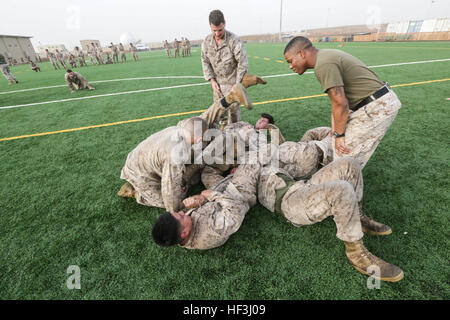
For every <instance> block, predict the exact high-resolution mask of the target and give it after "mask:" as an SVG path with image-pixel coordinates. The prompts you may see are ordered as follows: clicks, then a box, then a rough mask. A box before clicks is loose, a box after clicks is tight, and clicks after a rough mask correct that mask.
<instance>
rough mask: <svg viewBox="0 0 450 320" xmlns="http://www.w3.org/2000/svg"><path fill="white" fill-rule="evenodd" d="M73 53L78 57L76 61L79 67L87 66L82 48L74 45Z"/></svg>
mask: <svg viewBox="0 0 450 320" xmlns="http://www.w3.org/2000/svg"><path fill="white" fill-rule="evenodd" d="M75 55H76V57H78V62H79V63H80V67H83V66H87V64H86V61H85V60H84V53H83V50H80V48H78V47H75Z"/></svg>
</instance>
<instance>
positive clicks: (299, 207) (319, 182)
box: [281, 157, 363, 242]
mask: <svg viewBox="0 0 450 320" xmlns="http://www.w3.org/2000/svg"><path fill="white" fill-rule="evenodd" d="M362 195H363V179H362V173H361V167H360V166H359V164H358V162H357V161H356V160H354V159H352V158H349V157H346V158H343V159H339V160H336V161H334V162H333V163H330V164H329V165H327V166H326V167H324V168H322V169H320V170H319V171H318V172H316V173H315V174H314V175H313V176H312V177H311V179H310V180H308V181H304V180H303V181H299V182H297V183H295V184H294V185H293V186H291V187H290V188H289V190H288V191H287V192H286V194H285V195H284V197H283V200H282V202H281V211H282V214H283V215H284V216H285V217H286V219H288V220H289V221H290V222H292V223H293V224H294V225H296V226H303V225H311V224H314V223H317V222H320V221H322V220H324V219H325V218H327V217H329V216H333V219H334V222H335V223H336V228H337V233H336V237H337V238H339V239H340V240H343V241H348V242H353V241H357V240H359V239H361V238H362V237H363V233H362V229H361V221H360V217H359V208H358V202H360V201H361V200H362Z"/></svg>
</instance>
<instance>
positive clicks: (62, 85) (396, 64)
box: [0, 59, 450, 95]
mask: <svg viewBox="0 0 450 320" xmlns="http://www.w3.org/2000/svg"><path fill="white" fill-rule="evenodd" d="M443 61H450V59H439V60H425V61H413V62H402V63H392V64H382V65H377V66H369V68H382V67H393V66H403V65H409V64H422V63H433V62H443ZM312 73H314V71H308V72H305V73H304V74H312ZM295 75H297V74H296V73H284V74H276V75H269V76H263V77H264V78H278V77H287V76H295ZM150 79H203V76H155V77H139V78H123V79H111V80H97V81H89V83H104V82H117V81H133V80H150ZM66 86H67V85H66V84H59V85H55V86H48V87H38V88H30V89H22V90H13V91H5V92H0V95H1V94H9V93H17V92H26V91H34V90H42V89H52V88H61V87H66Z"/></svg>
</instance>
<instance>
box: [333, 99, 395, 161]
mask: <svg viewBox="0 0 450 320" xmlns="http://www.w3.org/2000/svg"><path fill="white" fill-rule="evenodd" d="M401 106H402V104H401V102H400V100H399V99H398V97H397V95H396V94H395V93H394V92H393V91H392V90H391V91H390V92H388V93H387V94H385V95H384V96H382V97H381V98H379V99H377V100H375V101H372V102H371V103H369V104H367V105H366V106H365V107H362V108H360V109H359V110H357V111H356V112H350V114H349V117H348V121H347V125H346V128H345V144H346V146H347V147H348V148H349V149H351V153H350V154H347V155H344V157H346V156H351V157H353V158H355V159H357V160H358V162H359V164H360V165H361V169H363V168H364V167H365V165H366V163H367V161H369V159H370V157H371V156H372V154H373V153H374V151H375V149H376V148H377V146H378V144H379V143H380V141H381V139H383V137H384V135H385V134H386V131H387V130H388V129H389V127H390V126H391V124H392V122H393V121H394V119H395V117H396V116H397V113H398V110H399V109H400V108H401ZM334 143H335V139H334V137H333V139H332V144H333V150H335V147H334ZM339 158H342V157H339V156H338V155H337V154H336V152H334V159H335V160H337V159H339Z"/></svg>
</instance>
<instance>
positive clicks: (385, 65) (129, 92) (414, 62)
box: [0, 59, 450, 110]
mask: <svg viewBox="0 0 450 320" xmlns="http://www.w3.org/2000/svg"><path fill="white" fill-rule="evenodd" d="M444 61H450V59H439V60H425V61H412V62H401V63H391V64H383V65H376V66H369V68H383V67H394V66H403V65H410V64H423V63H433V62H444ZM312 73H314V71H309V72H305V73H304V74H312ZM292 75H296V73H286V74H278V75H269V76H263V77H264V78H276V77H286V76H292ZM181 77H182V76H181ZM190 77H199V78H203V77H201V76H190ZM129 79H136V78H129ZM122 80H124V79H113V80H100V81H104V82H109V81H122ZM98 82H99V81H97V83H98ZM92 83H95V82H94V81H92ZM208 84H209V82H203V83H193V84H185V85H178V86H171V87H162V88H152V89H142V90H134V91H125V92H117V93H108V94H99V95H94V96H88V97H79V98H70V99H62V100H53V101H44V102H37V103H29V104H20V105H14V106H4V107H0V110H2V109H12V108H22V107H30V106H37V105H43V104H50V103H58V102H67V101H75V100H85V99H94V98H101V97H110V96H117V95H124V94H133V93H140V92H150V91H159V90H168V89H175V88H186V87H194V86H201V85H208ZM61 86H65V85H61ZM36 89H37V88H36ZM27 90H30V89H27Z"/></svg>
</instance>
